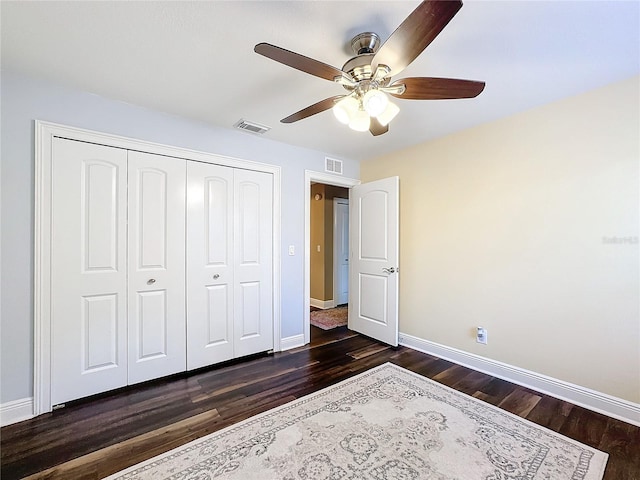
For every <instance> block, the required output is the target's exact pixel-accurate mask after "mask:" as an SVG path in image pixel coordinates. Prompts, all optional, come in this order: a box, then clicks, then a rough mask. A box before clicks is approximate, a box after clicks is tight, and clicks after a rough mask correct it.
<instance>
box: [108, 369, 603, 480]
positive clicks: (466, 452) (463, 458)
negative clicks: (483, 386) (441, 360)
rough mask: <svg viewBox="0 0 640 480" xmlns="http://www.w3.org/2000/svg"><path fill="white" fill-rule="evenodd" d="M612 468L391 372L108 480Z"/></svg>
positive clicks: (492, 411) (533, 428)
mask: <svg viewBox="0 0 640 480" xmlns="http://www.w3.org/2000/svg"><path fill="white" fill-rule="evenodd" d="M606 461H607V454H605V453H603V452H600V451H598V450H594V449H592V448H590V447H588V446H586V445H583V444H581V443H578V442H575V441H573V440H571V439H569V438H567V437H564V436H561V435H559V434H557V433H555V432H553V431H551V430H547V429H545V428H542V427H539V426H538V425H535V424H533V423H531V422H529V421H527V420H524V419H522V418H520V417H517V416H516V415H513V414H511V413H508V412H505V411H503V410H501V409H499V408H497V407H494V406H492V405H489V404H487V403H484V402H482V401H480V400H477V399H475V398H473V397H470V396H467V395H464V394H462V393H459V392H456V391H455V390H452V389H450V388H448V387H445V386H442V385H440V384H438V383H436V382H434V381H432V380H429V379H427V378H425V377H421V376H419V375H417V374H414V373H412V372H409V371H408V370H405V369H403V368H400V367H397V366H395V365H393V364H390V363H387V364H385V365H382V366H381V367H377V368H374V369H371V370H369V371H367V372H365V373H362V374H360V375H357V376H355V377H353V378H351V379H349V380H345V381H343V382H341V383H339V384H337V385H334V386H332V387H329V388H325V389H324V390H320V391H319V392H316V393H314V394H311V395H308V396H306V397H303V398H301V399H299V400H296V401H293V402H291V403H288V404H286V405H283V406H282V407H279V408H276V409H273V410H270V411H268V412H265V413H263V414H261V415H257V416H255V417H252V418H249V419H247V420H245V421H243V422H241V423H238V424H236V425H233V426H231V427H228V428H226V429H224V430H221V431H219V432H216V433H213V434H211V435H208V436H206V437H203V438H201V439H199V440H196V441H194V442H191V443H189V444H187V445H184V446H183V447H180V448H177V449H175V450H172V451H170V452H168V453H166V454H164V455H161V456H158V457H155V458H153V459H151V460H149V461H147V462H145V463H141V464H139V465H137V466H135V467H132V468H130V469H128V470H125V471H123V472H120V473H118V474H116V475H113V476H111V477H109V479H112V480H113V479H121V480H124V479H153V480H157V479H169V478H171V479H176V480H177V479H180V480H210V479H213V478H216V479H238V480H251V479H258V480H274V479H283V480H312V479H313V480H320V479H323V480H347V479H350V480H356V479H357V480H365V479H370V480H389V479H396V480H399V479H403V480H417V479H431V480H467V479H469V480H470V479H483V480H516V479H518V480H521V479H528V480H543V479H545V480H601V479H602V476H603V473H604V467H605V464H606Z"/></svg>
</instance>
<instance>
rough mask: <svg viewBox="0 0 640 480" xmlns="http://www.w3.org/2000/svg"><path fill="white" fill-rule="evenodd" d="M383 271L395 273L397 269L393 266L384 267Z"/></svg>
mask: <svg viewBox="0 0 640 480" xmlns="http://www.w3.org/2000/svg"><path fill="white" fill-rule="evenodd" d="M382 271H383V272H384V273H395V271H396V269H395V268H393V267H391V268H383V269H382Z"/></svg>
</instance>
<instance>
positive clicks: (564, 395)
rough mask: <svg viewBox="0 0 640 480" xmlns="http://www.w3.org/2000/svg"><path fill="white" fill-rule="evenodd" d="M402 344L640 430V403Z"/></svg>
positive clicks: (440, 348) (441, 348) (432, 347)
mask: <svg viewBox="0 0 640 480" xmlns="http://www.w3.org/2000/svg"><path fill="white" fill-rule="evenodd" d="M399 343H400V345H404V346H405V347H409V348H412V349H414V350H418V351H420V352H424V353H428V354H431V355H435V356H436V357H439V358H443V359H445V360H449V361H451V362H454V363H457V364H458V365H463V366H465V367H469V368H472V369H473V370H477V371H479V372H483V373H487V374H489V375H492V376H494V377H498V378H501V379H503V380H507V381H509V382H511V383H515V384H517V385H522V386H523V387H527V388H531V389H533V390H536V391H538V392H540V393H544V394H547V395H551V396H552V397H555V398H558V399H560V400H565V401H567V402H570V403H573V404H575V405H580V406H581V407H584V408H587V409H589V410H593V411H595V412H598V413H602V414H604V415H608V416H609V417H613V418H617V419H618V420H622V421H623V422H627V423H631V424H632V425H636V426H640V404H638V403H633V402H629V401H627V400H623V399H621V398H617V397H613V396H611V395H607V394H606V393H601V392H597V391H595V390H591V389H589V388H586V387H581V386H580V385H574V384H572V383H569V382H565V381H563V380H558V379H557V378H553V377H548V376H546V375H542V374H540V373H536V372H532V371H530V370H525V369H524V368H520V367H515V366H513V365H509V364H506V363H502V362H498V361H496V360H491V359H489V358H485V357H481V356H480V355H475V354H473V353H469V352H465V351H462V350H458V349H456V348H452V347H447V346H446V345H440V344H438V343H435V342H430V341H429V340H423V339H421V338H418V337H414V336H413V335H408V334H406V333H400V335H399Z"/></svg>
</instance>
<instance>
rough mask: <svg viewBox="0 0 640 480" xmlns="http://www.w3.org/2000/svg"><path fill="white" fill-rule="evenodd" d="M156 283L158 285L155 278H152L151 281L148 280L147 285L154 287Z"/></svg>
mask: <svg viewBox="0 0 640 480" xmlns="http://www.w3.org/2000/svg"><path fill="white" fill-rule="evenodd" d="M154 283H156V279H155V278H150V279H149V280H147V285H153V284H154Z"/></svg>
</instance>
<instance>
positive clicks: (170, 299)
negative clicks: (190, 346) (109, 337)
mask: <svg viewBox="0 0 640 480" xmlns="http://www.w3.org/2000/svg"><path fill="white" fill-rule="evenodd" d="M128 171H129V202H128V203H129V235H128V237H129V289H128V290H129V309H128V310H129V325H128V327H129V328H128V331H129V384H133V383H138V382H143V381H145V380H150V379H152V378H158V377H162V376H165V375H170V374H172V373H177V372H181V371H184V370H185V369H186V333H185V330H186V318H185V184H186V161H185V160H179V159H176V158H170V157H164V156H161V155H153V154H149V153H141V152H133V151H130V152H129V170H128Z"/></svg>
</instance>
